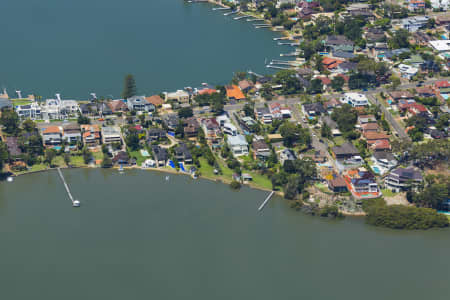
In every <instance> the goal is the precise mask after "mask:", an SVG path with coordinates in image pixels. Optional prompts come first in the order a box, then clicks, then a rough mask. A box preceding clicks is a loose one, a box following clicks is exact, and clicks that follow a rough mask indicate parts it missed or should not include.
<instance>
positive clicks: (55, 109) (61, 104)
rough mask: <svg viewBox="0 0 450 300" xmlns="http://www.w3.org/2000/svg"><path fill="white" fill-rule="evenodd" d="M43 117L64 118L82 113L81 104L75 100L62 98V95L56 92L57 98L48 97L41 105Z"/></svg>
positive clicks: (49, 118)
mask: <svg viewBox="0 0 450 300" xmlns="http://www.w3.org/2000/svg"><path fill="white" fill-rule="evenodd" d="M41 113H42V118H43V119H45V120H62V119H66V118H68V117H69V116H74V117H76V116H78V114H79V113H81V110H80V105H79V104H78V101H75V100H61V95H60V94H56V99H47V100H45V104H44V105H42V106H41Z"/></svg>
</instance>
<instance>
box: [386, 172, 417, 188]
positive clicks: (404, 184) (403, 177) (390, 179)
mask: <svg viewBox="0 0 450 300" xmlns="http://www.w3.org/2000/svg"><path fill="white" fill-rule="evenodd" d="M422 181H423V177H422V173H421V172H420V171H419V170H417V169H415V168H413V167H408V168H397V169H395V170H393V171H392V172H391V173H389V175H388V176H387V177H386V178H385V180H384V184H385V185H386V188H388V189H390V190H393V191H395V192H401V191H406V190H408V189H410V188H413V189H416V188H417V186H418V185H420V184H421V183H422Z"/></svg>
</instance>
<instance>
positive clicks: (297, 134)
mask: <svg viewBox="0 0 450 300" xmlns="http://www.w3.org/2000/svg"><path fill="white" fill-rule="evenodd" d="M280 134H281V136H282V137H283V143H284V145H285V146H286V147H292V145H293V144H294V143H300V144H304V145H306V146H308V147H309V145H310V144H311V135H310V134H309V130H308V129H306V128H302V127H301V126H300V125H295V124H294V123H291V122H284V123H283V125H281V126H280Z"/></svg>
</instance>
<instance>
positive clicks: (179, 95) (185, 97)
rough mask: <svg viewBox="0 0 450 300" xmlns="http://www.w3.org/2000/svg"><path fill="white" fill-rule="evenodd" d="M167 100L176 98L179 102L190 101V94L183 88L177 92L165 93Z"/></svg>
mask: <svg viewBox="0 0 450 300" xmlns="http://www.w3.org/2000/svg"><path fill="white" fill-rule="evenodd" d="M164 95H165V98H166V99H165V101H170V100H175V101H177V102H179V103H189V99H190V95H189V93H188V92H186V91H183V90H177V91H176V92H171V93H167V92H165V93H164Z"/></svg>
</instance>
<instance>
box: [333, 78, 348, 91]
mask: <svg viewBox="0 0 450 300" xmlns="http://www.w3.org/2000/svg"><path fill="white" fill-rule="evenodd" d="M344 84H345V80H344V78H342V76H336V77H334V78H333V79H332V80H331V87H332V88H333V90H335V91H337V92H340V91H342V87H343V86H344Z"/></svg>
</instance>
